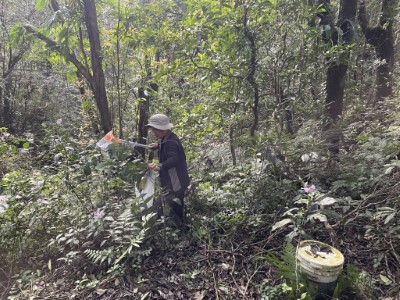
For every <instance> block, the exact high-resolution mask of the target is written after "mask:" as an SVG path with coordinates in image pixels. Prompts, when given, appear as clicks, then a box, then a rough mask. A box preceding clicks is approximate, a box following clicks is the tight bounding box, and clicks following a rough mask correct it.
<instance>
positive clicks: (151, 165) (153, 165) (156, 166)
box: [147, 162, 160, 172]
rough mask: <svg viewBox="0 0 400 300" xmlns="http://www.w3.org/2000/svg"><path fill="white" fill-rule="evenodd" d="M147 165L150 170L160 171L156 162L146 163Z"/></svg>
mask: <svg viewBox="0 0 400 300" xmlns="http://www.w3.org/2000/svg"><path fill="white" fill-rule="evenodd" d="M147 167H148V168H149V169H150V170H154V171H157V172H158V171H160V167H159V166H158V165H157V164H156V163H153V162H152V163H149V164H148V165H147Z"/></svg>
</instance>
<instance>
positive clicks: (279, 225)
mask: <svg viewBox="0 0 400 300" xmlns="http://www.w3.org/2000/svg"><path fill="white" fill-rule="evenodd" d="M290 223H293V220H292V219H283V220H280V221H279V222H276V223H275V224H274V226H272V231H274V230H276V229H278V228H281V227H283V226H286V225H287V224H290Z"/></svg>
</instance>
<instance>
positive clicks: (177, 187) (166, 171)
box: [158, 131, 190, 199]
mask: <svg viewBox="0 0 400 300" xmlns="http://www.w3.org/2000/svg"><path fill="white" fill-rule="evenodd" d="M158 159H159V167H160V172H159V175H160V181H161V187H162V188H166V189H167V190H169V191H171V192H173V193H174V195H175V196H176V197H178V198H182V199H183V196H184V194H185V191H186V189H187V187H188V186H189V184H190V179H189V174H188V170H187V165H186V155H185V151H184V149H183V146H182V143H181V141H180V140H179V138H178V137H177V136H176V135H175V134H174V133H173V132H171V131H170V132H168V134H167V135H166V136H165V137H164V138H163V139H162V140H161V143H160V145H159V147H158Z"/></svg>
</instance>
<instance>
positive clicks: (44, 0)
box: [35, 0, 48, 10]
mask: <svg viewBox="0 0 400 300" xmlns="http://www.w3.org/2000/svg"><path fill="white" fill-rule="evenodd" d="M47 5H48V0H38V1H36V5H35V9H36V10H42V9H43V8H45V7H46V6H47Z"/></svg>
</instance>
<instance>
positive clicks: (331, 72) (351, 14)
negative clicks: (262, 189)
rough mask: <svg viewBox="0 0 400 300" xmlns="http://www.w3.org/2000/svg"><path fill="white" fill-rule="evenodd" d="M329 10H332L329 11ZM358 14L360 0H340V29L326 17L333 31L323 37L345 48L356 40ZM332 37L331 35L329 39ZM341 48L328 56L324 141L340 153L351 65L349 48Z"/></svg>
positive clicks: (331, 148) (326, 21)
mask: <svg viewBox="0 0 400 300" xmlns="http://www.w3.org/2000/svg"><path fill="white" fill-rule="evenodd" d="M325 5H326V6H328V5H329V1H326V3H325ZM327 11H329V10H327ZM356 13H357V0H341V1H340V11H339V16H338V21H337V25H336V27H337V28H340V31H338V30H337V29H333V28H334V26H332V25H331V24H330V23H331V21H330V20H332V19H333V18H332V16H326V15H325V16H324V17H326V19H325V20H324V23H325V24H326V25H330V27H329V29H328V28H327V29H326V30H330V33H329V34H328V33H326V34H325V35H324V37H323V38H324V40H325V41H326V42H327V43H329V44H331V45H333V46H338V45H339V46H341V47H346V46H347V45H349V44H350V43H351V42H352V40H353V24H354V21H355V18H356ZM326 30H325V32H326ZM327 37H329V38H327ZM344 50H345V51H343V50H340V49H339V51H340V53H336V55H335V57H327V61H328V70H327V78H326V98H325V104H326V116H327V123H326V125H325V126H324V130H325V140H326V141H327V143H328V150H329V151H330V152H331V153H338V152H339V147H340V145H339V144H340V136H341V132H340V128H339V126H338V124H337V121H338V120H339V119H340V118H341V116H342V114H343V98H344V89H345V76H346V72H347V67H348V60H349V54H350V53H349V51H348V50H347V49H344Z"/></svg>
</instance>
